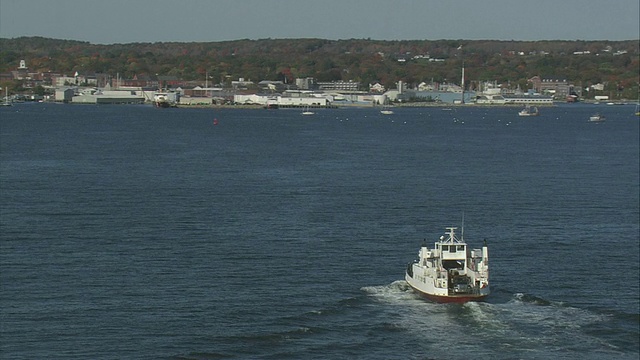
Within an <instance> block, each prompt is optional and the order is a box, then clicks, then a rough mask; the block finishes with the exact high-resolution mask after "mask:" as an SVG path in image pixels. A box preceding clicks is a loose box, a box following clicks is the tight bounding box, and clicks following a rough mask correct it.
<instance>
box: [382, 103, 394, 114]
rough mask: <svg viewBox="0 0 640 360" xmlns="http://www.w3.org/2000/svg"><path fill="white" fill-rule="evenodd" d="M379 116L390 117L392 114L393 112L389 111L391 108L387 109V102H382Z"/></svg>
mask: <svg viewBox="0 0 640 360" xmlns="http://www.w3.org/2000/svg"><path fill="white" fill-rule="evenodd" d="M380 114H382V115H392V114H393V110H391V108H390V107H389V103H388V101H385V102H384V105H383V106H382V110H380Z"/></svg>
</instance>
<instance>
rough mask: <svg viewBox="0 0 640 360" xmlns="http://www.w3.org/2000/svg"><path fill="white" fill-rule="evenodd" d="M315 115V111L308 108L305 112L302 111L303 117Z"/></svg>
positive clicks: (306, 107)
mask: <svg viewBox="0 0 640 360" xmlns="http://www.w3.org/2000/svg"><path fill="white" fill-rule="evenodd" d="M313 114H315V113H314V112H313V111H311V110H309V107H308V106H305V108H304V111H302V115H313Z"/></svg>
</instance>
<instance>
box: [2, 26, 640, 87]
mask: <svg viewBox="0 0 640 360" xmlns="http://www.w3.org/2000/svg"><path fill="white" fill-rule="evenodd" d="M460 46H462V48H461V49H460ZM639 54H640V51H639V41H638V40H628V41H560V40H558V41H496V40H473V41H471V40H421V41H414V40H411V41H379V40H370V39H349V40H323V39H261V40H236V41H223V42H189V43H166V42H157V43H130V44H111V45H99V44H91V43H88V42H81V41H72V40H58V39H49V38H42V37H21V38H14V39H6V38H1V39H0V72H2V73H7V72H10V71H12V70H15V69H16V68H17V67H18V65H19V62H20V60H26V62H27V66H28V67H29V71H30V72H54V73H61V74H67V75H72V74H74V73H75V72H76V71H77V72H79V73H81V74H87V75H89V74H95V73H102V74H109V75H111V76H113V77H115V76H116V74H119V76H120V77H122V78H132V77H134V76H135V75H138V76H141V75H149V76H155V75H168V76H176V77H178V78H182V79H184V80H199V79H202V82H203V83H204V79H205V76H206V75H207V74H208V75H209V78H210V80H209V82H210V83H219V82H220V83H221V82H225V81H230V80H237V79H238V78H241V77H242V78H245V79H246V80H252V81H254V82H258V81H261V80H283V81H286V82H288V83H293V82H294V81H295V78H304V77H313V78H315V79H316V81H332V80H346V81H349V80H353V81H358V82H360V83H361V84H362V85H363V86H367V85H368V84H370V83H374V82H380V83H381V84H383V85H384V86H385V87H387V88H395V83H396V82H397V81H399V80H402V81H404V82H405V83H407V84H409V85H412V84H418V83H420V82H423V81H424V82H431V81H434V82H451V83H456V84H459V83H460V77H461V71H460V69H461V67H462V62H463V61H464V66H465V78H466V83H467V84H471V86H474V84H475V83H477V82H479V81H497V82H498V83H501V84H509V85H510V86H511V87H516V86H517V85H519V86H520V87H521V88H522V89H527V88H528V87H529V86H528V85H527V79H529V78H531V77H533V76H536V75H537V76H540V77H542V78H543V79H545V78H547V79H566V80H568V81H569V82H570V83H572V84H575V85H576V86H579V87H582V88H584V87H587V86H589V85H593V84H598V83H602V84H605V92H606V94H607V95H613V96H616V97H622V98H628V99H636V98H637V96H638V76H639V72H640V66H639V60H638V59H639ZM609 92H612V93H613V94H610V93H609Z"/></svg>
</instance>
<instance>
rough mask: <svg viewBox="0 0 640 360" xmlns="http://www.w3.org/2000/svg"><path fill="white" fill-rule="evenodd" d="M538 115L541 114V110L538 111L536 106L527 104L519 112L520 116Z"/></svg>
mask: <svg viewBox="0 0 640 360" xmlns="http://www.w3.org/2000/svg"><path fill="white" fill-rule="evenodd" d="M538 115H540V112H539V111H538V108H537V107H535V106H526V107H525V108H524V109H522V110H520V112H518V116H538Z"/></svg>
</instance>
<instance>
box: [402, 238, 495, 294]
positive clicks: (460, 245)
mask: <svg viewBox="0 0 640 360" xmlns="http://www.w3.org/2000/svg"><path fill="white" fill-rule="evenodd" d="M456 229H457V228H455V227H449V228H447V230H448V232H446V233H445V235H444V236H441V237H440V239H439V240H438V241H436V242H435V247H434V248H433V249H429V248H428V247H427V244H426V240H425V241H424V242H423V244H422V247H421V248H420V251H419V252H418V260H416V261H414V262H412V263H409V264H408V265H407V270H406V273H405V280H406V281H407V283H408V284H409V286H411V288H412V289H413V290H414V291H415V292H417V293H418V294H420V295H421V296H422V297H425V298H427V299H429V300H432V301H435V302H439V303H465V302H469V301H481V300H483V299H484V298H486V297H487V296H488V295H489V293H490V288H489V250H488V248H487V242H486V240H485V242H484V245H483V247H482V249H473V250H472V249H470V248H469V247H468V245H467V243H465V242H464V228H463V230H462V236H461V237H460V238H458V237H457V236H456V234H455V230H456Z"/></svg>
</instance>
